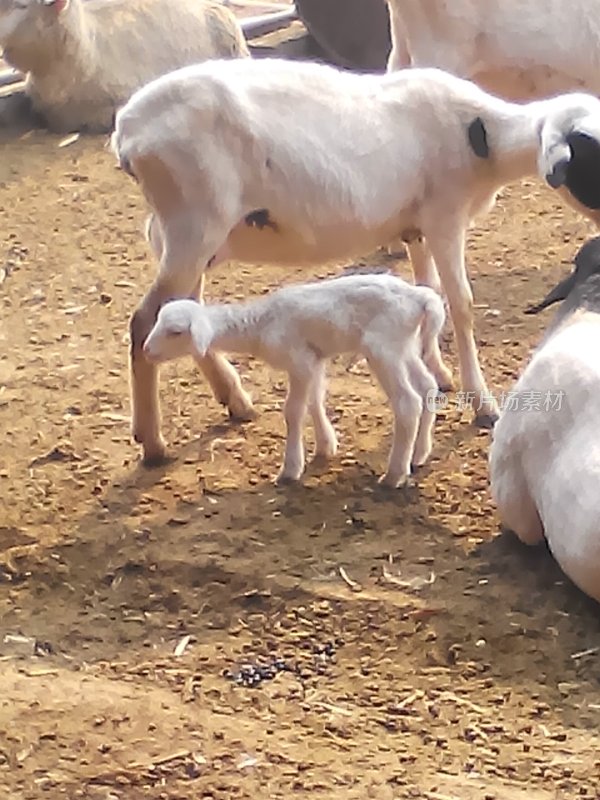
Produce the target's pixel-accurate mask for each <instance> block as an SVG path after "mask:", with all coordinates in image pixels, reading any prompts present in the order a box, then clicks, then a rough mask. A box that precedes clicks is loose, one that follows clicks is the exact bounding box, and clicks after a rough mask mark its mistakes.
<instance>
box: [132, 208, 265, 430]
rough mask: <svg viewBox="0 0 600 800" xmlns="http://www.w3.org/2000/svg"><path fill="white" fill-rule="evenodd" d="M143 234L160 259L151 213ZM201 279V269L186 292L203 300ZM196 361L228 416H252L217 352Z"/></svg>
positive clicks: (155, 220)
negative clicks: (196, 281)
mask: <svg viewBox="0 0 600 800" xmlns="http://www.w3.org/2000/svg"><path fill="white" fill-rule="evenodd" d="M146 238H147V239H148V241H149V243H150V245H151V247H152V249H153V251H154V254H155V255H156V258H157V259H158V261H161V260H162V258H163V253H164V236H163V232H162V229H161V226H160V222H159V220H158V217H157V216H156V215H155V214H151V215H150V217H149V218H148V220H147V222H146ZM218 260H221V256H220V255H219V254H217V255H216V256H214V257H213V260H212V264H214V263H215V262H217V261H218ZM204 283H205V274H204V272H203V273H202V275H201V277H200V280H199V282H198V284H197V286H196V287H195V288H194V291H193V292H191V293H190V297H191V298H192V299H194V300H198V301H199V302H203V295H204ZM157 313H158V312H157ZM146 335H147V334H146ZM196 363H197V365H198V366H199V367H200V370H201V371H202V374H203V375H204V377H205V378H206V380H207V381H208V383H209V385H210V388H211V391H212V393H213V395H214V397H215V400H217V402H218V403H220V404H221V405H223V406H227V409H228V411H229V416H230V417H231V418H232V419H236V420H240V421H247V420H251V419H254V417H255V416H256V415H255V412H254V408H253V406H252V401H251V399H250V397H249V396H248V394H247V393H246V392H245V391H244V389H243V388H242V384H241V381H240V378H239V375H238V374H237V371H236V370H235V368H234V367H233V366H232V365H231V364H230V363H229V361H227V359H226V358H225V357H224V356H223V355H222V354H221V353H214V352H212V351H210V352H208V353H207V354H206V356H204V357H203V358H197V359H196Z"/></svg>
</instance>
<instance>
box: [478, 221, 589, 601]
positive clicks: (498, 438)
mask: <svg viewBox="0 0 600 800" xmlns="http://www.w3.org/2000/svg"><path fill="white" fill-rule="evenodd" d="M559 300H563V303H562V304H561V306H560V308H559V310H558V312H557V314H556V317H555V319H554V320H553V322H552V323H551V325H550V326H549V328H548V330H547V331H546V334H545V336H544V339H543V341H542V342H541V344H540V345H539V347H538V348H537V350H536V351H535V352H534V354H533V356H532V358H531V360H530V361H529V363H528V364H527V366H526V367H525V369H524V371H523V373H522V375H521V377H520V378H519V380H518V381H517V383H516V384H515V386H514V390H513V392H512V393H511V394H510V395H509V396H508V397H507V405H506V408H505V409H504V410H503V411H502V414H501V416H500V419H499V421H498V423H497V424H496V427H495V430H494V434H493V440H492V446H491V449H490V483H491V492H492V496H493V498H494V501H495V502H496V504H497V507H498V513H499V515H500V519H501V521H502V523H503V525H504V526H505V527H507V528H510V529H511V530H512V531H514V533H515V534H516V535H517V536H518V537H519V539H521V541H523V542H525V543H526V544H530V545H534V544H537V543H539V542H542V541H543V539H544V536H545V538H546V540H547V542H548V546H549V548H550V550H551V551H552V554H553V555H554V558H555V559H556V561H557V562H558V564H559V565H560V566H561V568H562V570H563V571H564V572H565V573H566V574H567V575H568V576H569V578H571V580H572V581H573V582H574V583H575V584H577V586H579V588H580V589H582V590H583V591H584V592H586V593H587V594H588V595H590V596H591V597H593V598H595V599H596V600H599V601H600V494H599V492H598V486H599V481H600V437H599V431H600V402H599V399H600V237H597V238H595V239H591V240H590V241H588V242H587V243H586V244H585V245H583V247H582V248H581V249H580V250H579V252H578V253H577V256H576V257H575V269H574V271H573V272H571V274H570V275H569V276H568V277H567V278H565V279H564V280H563V281H561V282H560V283H559V284H558V286H556V287H555V288H554V289H552V291H551V292H550V293H549V294H548V296H547V297H546V298H545V299H544V300H543V301H542V302H541V303H540V304H539V305H538V306H534V307H533V308H531V309H529V311H528V313H538V312H539V311H541V310H542V309H544V308H546V307H548V306H550V305H552V304H553V303H556V302H558V301H559ZM511 398H512V399H511ZM519 404H520V405H519Z"/></svg>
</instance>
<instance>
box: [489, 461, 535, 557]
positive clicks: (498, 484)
mask: <svg viewBox="0 0 600 800" xmlns="http://www.w3.org/2000/svg"><path fill="white" fill-rule="evenodd" d="M490 485H491V494H492V498H493V499H494V502H495V503H496V507H497V509H498V516H499V517H500V521H501V523H502V525H503V526H504V527H505V528H508V529H509V530H511V531H512V532H513V533H514V534H516V536H518V537H519V539H520V540H521V541H522V542H523V543H524V544H529V545H535V544H540V543H541V542H543V540H544V530H543V526H542V522H541V520H540V515H539V514H538V510H537V508H536V505H535V503H534V501H533V498H532V497H531V495H530V493H529V489H528V487H527V481H526V479H525V475H524V474H523V470H522V468H521V466H520V463H519V457H518V456H511V455H510V454H508V455H507V456H506V457H505V456H504V454H503V453H501V452H500V448H499V447H494V445H492V450H491V454H490Z"/></svg>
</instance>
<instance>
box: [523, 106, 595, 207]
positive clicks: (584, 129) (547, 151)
mask: <svg viewBox="0 0 600 800" xmlns="http://www.w3.org/2000/svg"><path fill="white" fill-rule="evenodd" d="M549 102H551V103H552V104H553V105H554V106H556V110H552V111H551V112H550V113H549V114H547V115H546V116H545V118H544V121H543V122H542V125H541V128H540V152H539V156H538V167H539V171H540V175H541V176H542V177H543V178H544V179H545V180H546V182H547V183H548V184H549V185H550V186H551V187H552V188H553V189H558V188H559V187H560V186H564V187H565V188H566V189H568V190H569V192H570V193H571V194H572V195H573V197H574V198H575V199H576V200H578V201H579V202H580V203H581V204H582V205H584V206H585V207H586V208H590V209H600V100H598V98H596V97H594V96H593V95H587V94H570V95H563V96H561V97H557V98H554V99H553V100H552V101H549Z"/></svg>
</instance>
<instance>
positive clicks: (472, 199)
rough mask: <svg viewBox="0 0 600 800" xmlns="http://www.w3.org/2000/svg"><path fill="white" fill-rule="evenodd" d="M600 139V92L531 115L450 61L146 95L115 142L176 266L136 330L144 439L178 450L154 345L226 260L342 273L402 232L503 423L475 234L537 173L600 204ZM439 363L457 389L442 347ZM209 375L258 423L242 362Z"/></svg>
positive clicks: (488, 408)
mask: <svg viewBox="0 0 600 800" xmlns="http://www.w3.org/2000/svg"><path fill="white" fill-rule="evenodd" d="M598 140H600V100H598V99H597V98H595V97H592V96H589V95H585V94H573V95H565V96H561V97H557V98H553V99H550V100H547V101H542V102H539V103H532V104H528V105H517V104H512V103H507V102H505V101H503V100H500V99H498V98H495V97H492V96H491V95H488V94H486V93H485V92H483V91H482V90H481V89H479V88H478V87H477V86H475V85H474V84H473V83H471V82H468V81H464V80H461V79H459V78H456V77H453V76H452V75H449V74H447V73H444V72H442V71H440V70H435V69H423V70H419V69H414V70H412V69H411V70H402V71H399V72H396V73H391V74H387V75H357V74H352V73H350V72H344V71H342V70H337V69H335V68H333V67H329V66H326V65H322V64H313V63H304V62H299V61H296V62H294V61H285V60H280V59H261V60H260V61H258V60H257V61H253V60H249V61H244V62H243V63H242V61H239V60H238V61H235V60H234V61H212V62H208V63H205V64H200V65H196V66H193V67H188V68H184V69H182V70H177V71H175V72H173V73H171V74H170V75H166V76H163V77H161V78H159V79H158V80H156V81H153V82H152V83H150V84H148V85H147V86H146V87H144V88H143V89H141V90H140V91H138V92H136V93H135V94H134V95H133V97H132V98H131V99H130V100H129V102H128V103H127V104H126V105H125V106H124V107H123V108H122V109H121V110H120V111H119V112H118V114H117V117H116V126H115V133H114V134H113V137H112V146H113V149H114V151H115V153H116V154H117V157H118V159H119V162H120V164H121V166H122V168H123V169H124V170H125V171H126V172H128V173H129V174H130V175H132V176H133V177H134V178H135V179H136V180H137V181H138V182H139V185H140V187H141V189H142V191H143V193H144V195H145V197H146V199H147V201H148V203H149V205H150V207H151V210H152V215H151V220H150V225H149V232H150V240H151V242H152V245H153V248H154V250H155V252H156V255H157V256H158V258H159V259H160V269H159V273H158V276H157V278H156V280H155V282H154V284H153V286H152V287H151V288H150V290H149V292H148V293H147V295H146V297H145V298H144V300H143V301H142V303H141V305H140V307H139V308H138V309H137V311H136V312H135V314H134V315H133V317H132V320H131V342H132V357H131V366H132V395H133V434H134V437H135V439H136V441H138V442H140V443H141V444H142V445H143V450H144V459H145V461H146V462H148V463H150V462H154V461H160V460H161V459H162V458H163V456H164V454H165V445H164V442H163V439H162V436H161V432H160V414H159V401H158V384H157V372H156V367H155V366H154V365H152V364H150V363H149V362H148V361H147V360H146V359H144V358H143V354H142V345H143V342H144V339H145V338H146V336H147V334H148V333H149V332H150V329H151V328H152V325H153V323H154V320H155V319H156V315H157V313H158V310H159V308H160V306H161V305H162V304H163V303H164V302H165V301H166V300H168V299H172V298H175V297H189V296H198V294H199V293H200V292H201V290H202V276H203V272H204V270H205V268H206V266H207V265H208V264H209V263H210V264H211V265H213V266H215V265H216V264H218V263H220V262H223V261H227V260H235V261H240V262H245V263H248V264H277V265H281V266H288V265H289V266H292V265H293V266H298V265H321V264H324V263H326V262H338V263H339V262H340V261H342V260H350V259H352V258H354V257H356V256H360V255H364V254H365V253H368V252H372V251H373V250H375V249H377V248H378V247H380V246H385V245H388V244H389V243H390V242H392V241H394V240H395V239H398V238H401V239H402V240H404V241H405V242H407V245H408V249H409V252H410V255H411V261H412V266H413V271H414V273H415V278H416V282H417V283H421V284H427V285H430V286H432V287H433V288H435V289H438V288H439V285H440V279H441V284H442V285H443V288H444V290H445V293H446V296H447V298H448V302H449V307H450V313H451V317H452V321H453V324H454V330H455V335H456V342H457V349H458V355H459V363H460V371H461V379H462V386H463V389H464V390H465V391H467V392H472V393H473V396H474V397H475V398H476V412H477V417H476V421H477V422H478V423H479V424H482V425H490V424H493V422H494V421H495V419H496V417H497V406H496V403H495V401H494V399H493V397H492V396H491V395H490V393H489V391H488V388H487V386H486V383H485V380H484V377H483V374H482V372H481V368H480V366H479V361H478V355H477V348H476V345H475V338H474V335H473V295H472V292H471V287H470V284H469V280H468V277H467V273H466V268H465V260H464V255H465V236H466V231H467V229H468V227H469V224H470V223H471V221H472V219H473V218H474V217H475V216H476V215H477V214H478V213H480V212H483V211H485V210H487V209H488V208H489V207H490V206H491V205H493V202H494V199H495V196H496V193H497V191H498V190H499V189H500V188H501V187H502V186H504V185H505V184H507V183H509V182H511V181H514V180H517V179H518V178H521V177H523V176H526V175H533V174H541V175H542V176H543V177H544V178H546V180H548V181H549V182H550V183H551V184H552V185H553V186H554V187H557V186H560V185H563V184H564V185H567V186H568V187H569V189H570V190H571V191H578V192H579V191H580V189H581V187H582V186H583V187H584V188H585V189H586V190H587V192H588V195H589V196H590V198H591V199H592V200H594V199H595V197H597V196H598V197H599V198H600V190H599V189H598V186H597V184H596V183H595V182H592V183H591V184H589V181H588V176H589V175H590V174H591V172H592V171H593V170H592V169H591V167H592V166H593V164H591V163H590V159H591V161H593V162H594V163H596V161H597V162H598V163H599V164H600V156H599V155H598V153H597V152H596V150H595V149H594V147H596V148H597V141H598ZM588 145H590V146H589V147H588ZM588 155H590V159H588ZM582 168H583V169H582ZM594 192H595V193H596V194H594ZM586 196H587V195H586ZM599 206H600V202H599ZM424 241H425V242H426V243H427V246H428V252H430V253H431V255H432V257H433V258H434V259H435V265H436V267H437V270H438V271H439V277H438V272H437V271H436V270H435V269H433V268H432V263H433V262H432V260H431V259H429V258H427V257H425V255H424V253H425V251H424ZM434 360H435V362H436V363H435V364H432V365H431V366H432V369H433V371H434V375H435V377H436V379H437V381H438V384H439V386H440V387H441V388H448V387H449V385H450V383H451V375H450V372H449V370H448V369H447V368H446V366H445V365H444V364H443V362H442V360H441V356H440V354H439V350H438V349H437V346H436V355H435V359H434ZM200 366H201V368H202V370H203V371H204V373H205V375H206V376H207V378H208V380H209V381H210V383H211V386H212V388H213V392H214V393H215V396H216V397H217V398H218V399H219V400H220V401H221V402H223V403H224V404H227V405H228V406H229V410H230V413H231V414H232V415H235V416H240V417H242V418H243V417H245V416H248V415H249V414H250V413H251V405H250V401H249V398H248V397H247V395H245V393H244V392H243V390H242V387H241V385H240V381H239V378H238V376H237V373H235V371H234V370H233V368H232V367H231V365H229V364H228V363H227V362H226V361H225V359H223V358H222V357H220V356H218V355H216V354H215V355H214V356H213V355H212V354H211V353H208V354H207V357H206V358H205V359H204V360H203V361H201V362H200Z"/></svg>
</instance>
